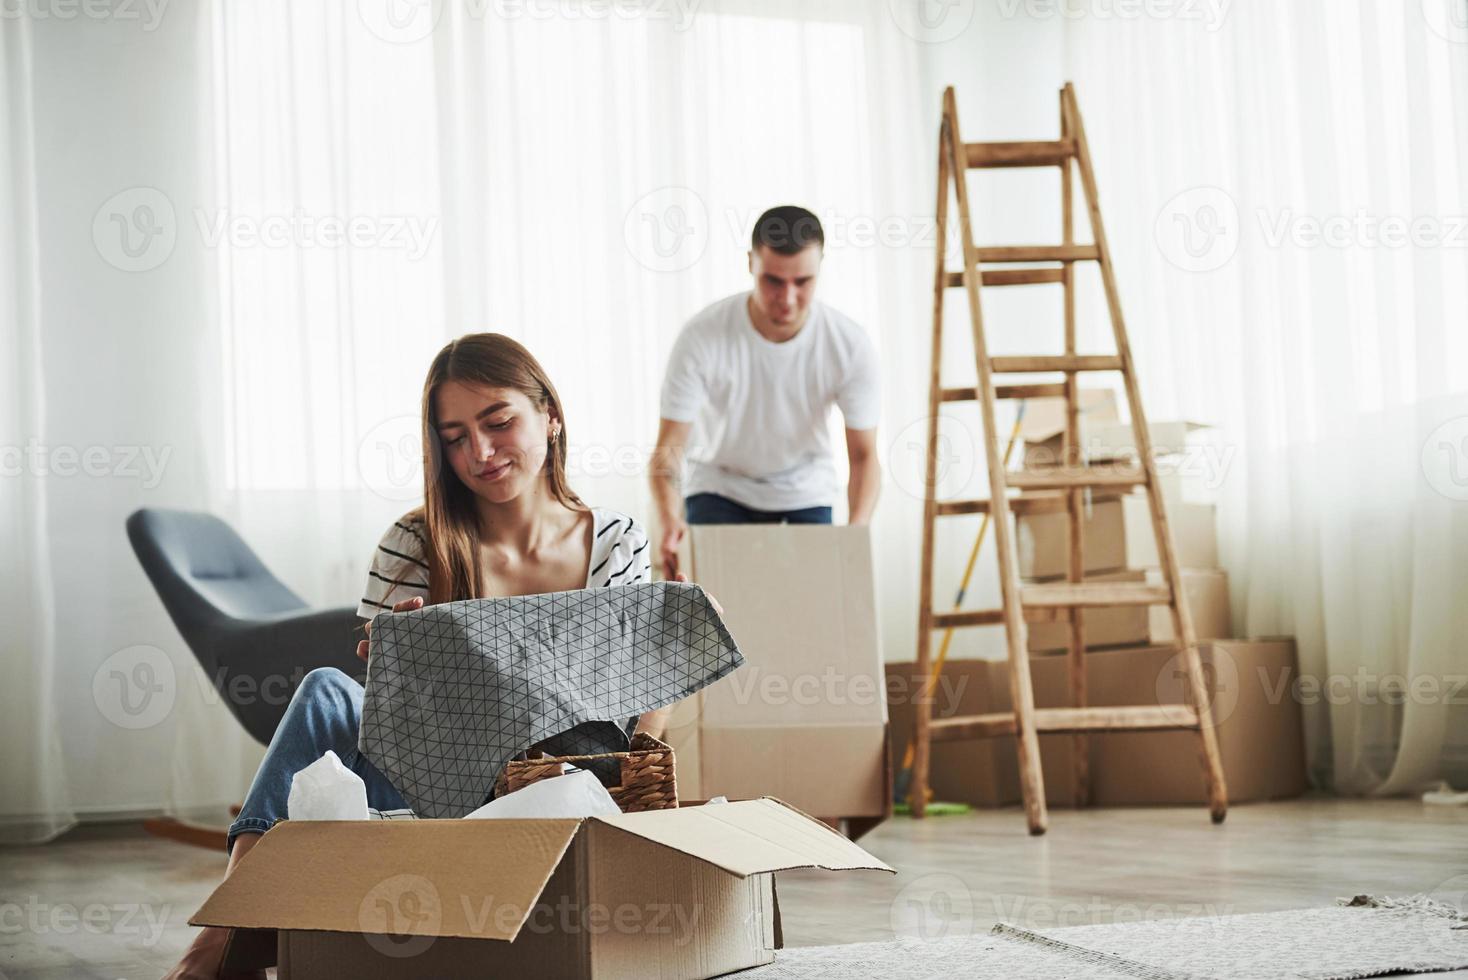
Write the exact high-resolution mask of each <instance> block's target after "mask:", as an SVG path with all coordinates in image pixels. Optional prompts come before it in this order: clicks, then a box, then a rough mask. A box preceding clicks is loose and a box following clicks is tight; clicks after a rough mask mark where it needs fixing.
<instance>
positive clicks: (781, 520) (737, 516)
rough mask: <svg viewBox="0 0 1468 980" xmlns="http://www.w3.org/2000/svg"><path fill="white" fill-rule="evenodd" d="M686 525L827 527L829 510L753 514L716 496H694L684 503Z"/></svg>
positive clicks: (811, 509) (758, 512)
mask: <svg viewBox="0 0 1468 980" xmlns="http://www.w3.org/2000/svg"><path fill="white" fill-rule="evenodd" d="M683 505H684V508H685V510H686V513H687V516H688V523H689V524H830V523H831V508H829V507H804V508H801V509H800V510H755V509H754V508H753V507H746V506H744V505H743V504H741V503H740V502H739V501H737V500H730V499H729V498H728V497H721V496H719V495H718V494H716V493H695V494H694V495H693V496H691V497H688V498H687V499H685V500H684V501H683Z"/></svg>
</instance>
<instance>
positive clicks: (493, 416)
mask: <svg viewBox="0 0 1468 980" xmlns="http://www.w3.org/2000/svg"><path fill="white" fill-rule="evenodd" d="M433 399H434V415H435V417H436V419H437V422H438V438H439V442H440V444H441V445H442V447H443V458H444V459H445V460H447V461H448V464H449V468H450V469H452V470H453V471H454V475H455V476H457V477H458V478H459V480H460V482H462V483H463V484H464V486H466V487H468V488H469V489H470V490H472V491H474V493H475V494H477V495H478V496H480V497H482V498H484V499H485V500H488V501H490V502H492V503H504V502H505V501H507V500H513V499H515V498H516V497H518V496H520V495H521V494H522V493H525V492H527V491H531V490H534V489H535V488H536V487H537V485H538V483H539V481H540V480H541V478H542V471H543V469H544V467H545V458H546V453H547V452H549V449H550V438H551V434H552V433H553V432H558V431H559V429H560V422H559V421H558V420H556V419H553V418H551V417H550V416H549V415H548V414H547V413H546V412H544V411H542V410H541V409H539V408H537V407H536V406H535V404H534V403H533V402H531V400H530V399H529V398H527V397H526V396H525V395H524V394H523V393H521V392H519V391H517V390H515V389H514V388H481V387H477V386H471V385H467V384H464V383H463V382H459V381H446V382H444V383H443V384H441V385H439V386H438V390H437V391H435V392H434V395H433Z"/></svg>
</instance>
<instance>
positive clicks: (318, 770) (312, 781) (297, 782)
mask: <svg viewBox="0 0 1468 980" xmlns="http://www.w3.org/2000/svg"><path fill="white" fill-rule="evenodd" d="M286 816H287V818H288V819H291V820H366V819H367V785H366V784H365V783H363V782H362V777H361V776H358V775H357V774H356V773H354V772H352V770H350V769H348V768H347V767H346V766H344V765H342V761H341V760H340V759H338V758H337V757H336V753H335V752H332V751H331V750H330V749H328V750H327V752H326V754H325V755H323V756H322V757H321V758H319V759H317V760H316V761H315V762H313V763H311V764H310V765H309V766H307V767H306V768H304V769H302V770H301V771H300V772H298V773H296V774H295V775H294V776H292V777H291V795H290V796H289V797H288V798H287V799H286Z"/></svg>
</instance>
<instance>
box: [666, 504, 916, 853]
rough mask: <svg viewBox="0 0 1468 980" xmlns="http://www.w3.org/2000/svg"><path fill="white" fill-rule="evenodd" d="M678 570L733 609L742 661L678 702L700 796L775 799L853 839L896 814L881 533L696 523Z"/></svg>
mask: <svg viewBox="0 0 1468 980" xmlns="http://www.w3.org/2000/svg"><path fill="white" fill-rule="evenodd" d="M685 540H686V541H687V542H688V546H687V547H686V548H685V551H684V554H683V555H682V556H681V559H680V560H681V567H682V568H683V569H684V570H685V571H686V572H687V573H688V576H689V578H690V579H692V580H693V581H695V582H697V583H698V584H699V585H702V586H703V587H704V588H705V589H706V590H707V591H708V593H709V594H710V595H712V596H713V597H714V598H715V599H717V600H718V602H719V605H720V606H722V607H723V610H724V613H723V619H724V622H725V623H726V624H728V627H729V631H730V632H731V633H733V634H734V635H735V636H736V637H738V638H739V649H740V652H741V653H743V654H744V660H745V664H744V666H743V667H742V668H740V669H739V670H738V671H735V672H734V673H733V674H731V675H729V676H728V677H726V678H724V679H723V680H721V681H719V682H718V683H716V684H712V685H710V686H709V687H707V688H704V689H703V690H702V691H700V692H699V693H698V694H697V695H695V696H694V697H692V698H688V699H686V700H684V701H683V702H681V703H680V704H679V705H678V706H677V707H675V708H674V710H673V714H672V717H671V719H670V721H669V725H668V731H667V733H666V736H665V738H664V741H666V742H667V743H668V744H669V745H671V746H673V749H674V750H675V751H676V752H677V754H678V786H679V792H680V793H681V794H682V795H683V796H685V797H688V798H692V799H707V798H710V797H714V796H727V797H729V798H730V799H744V798H748V797H755V796H764V795H769V796H775V797H779V798H780V799H782V800H789V801H790V802H791V803H792V804H794V805H795V806H798V807H800V809H802V810H804V811H805V812H807V813H813V814H815V815H817V816H819V817H827V818H846V820H847V829H848V831H849V832H850V833H851V834H852V836H853V837H859V836H861V834H862V833H865V832H866V831H867V830H870V829H871V828H872V827H874V826H876V825H877V824H879V823H881V822H882V821H883V820H885V819H886V818H887V817H889V816H891V813H892V793H891V785H892V770H891V757H890V755H889V752H888V747H887V699H886V696H885V692H884V688H883V673H882V654H881V647H880V644H879V642H878V635H879V634H878V628H877V612H876V595H875V592H876V586H875V579H874V574H873V568H872V551H871V537H870V532H869V530H868V529H867V528H865V527H851V526H836V527H833V526H826V525H793V524H783V525H781V524H774V525H722V524H720V525H695V526H693V527H691V528H689V534H688V537H687V538H686V539H685Z"/></svg>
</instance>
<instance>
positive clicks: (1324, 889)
mask: <svg viewBox="0 0 1468 980" xmlns="http://www.w3.org/2000/svg"><path fill="white" fill-rule="evenodd" d="M863 843H864V844H865V845H866V846H867V848H868V849H869V850H871V851H872V852H873V853H874V854H876V855H877V856H879V857H881V858H882V859H883V860H885V861H886V862H887V863H888V864H891V865H892V866H893V867H896V868H898V869H899V871H900V872H901V873H900V874H898V875H896V876H889V875H884V874H878V873H875V872H852V873H848V874H844V875H831V874H822V873H816V872H793V873H788V874H782V875H780V878H779V892H780V906H781V909H782V911H783V913H784V921H785V937H786V942H787V944H788V945H792V946H803V945H814V944H826V943H847V942H863V941H870V940H877V939H884V938H889V937H890V936H891V935H892V934H893V931H894V929H897V930H899V931H902V932H904V933H907V934H913V933H922V934H925V935H937V934H946V935H956V934H960V933H966V932H971V931H978V932H984V931H987V930H988V929H989V927H990V926H991V925H993V924H994V923H995V922H998V921H1001V920H1003V921H1008V922H1013V923H1017V924H1019V925H1026V926H1035V927H1041V928H1043V927H1048V926H1055V925H1081V924H1085V923H1092V922H1120V921H1130V920H1134V919H1138V918H1144V917H1147V918H1150V917H1163V916H1180V915H1207V914H1229V913H1242V912H1261V911H1269V910H1277V909H1288V908H1301V907H1307V906H1318V905H1326V904H1329V903H1332V902H1334V901H1335V899H1336V898H1338V897H1343V896H1349V895H1353V894H1357V893H1372V894H1388V895H1405V894H1412V893H1416V892H1428V893H1433V892H1437V893H1438V894H1439V896H1440V897H1444V898H1448V899H1450V900H1454V901H1462V900H1463V893H1464V892H1465V890H1468V809H1465V808H1457V809H1454V808H1434V807H1427V806H1424V805H1422V804H1420V803H1417V802H1415V801H1409V800H1386V801H1342V800H1325V799H1306V800H1296V801H1291V802H1286V803H1266V804H1252V805H1246V806H1238V807H1235V808H1234V809H1233V810H1232V811H1231V812H1230V814H1229V818H1228V821H1227V822H1226V823H1225V824H1224V825H1223V826H1221V827H1214V826H1212V825H1211V824H1209V822H1208V819H1207V816H1206V815H1205V813H1204V811H1203V810H1202V808H1180V809H1171V808H1168V809H1136V810H1115V809H1108V810H1088V811H1084V812H1076V811H1067V810H1052V811H1051V829H1050V833H1049V834H1048V835H1047V836H1045V837H1041V838H1030V837H1028V836H1026V835H1025V833H1024V823H1023V818H1022V816H1021V814H1020V812H1019V811H1018V810H1017V809H1009V810H1001V811H981V812H976V813H972V814H968V815H964V816H950V817H937V818H931V819H929V820H926V821H923V822H914V821H912V820H909V819H902V818H899V819H897V820H894V821H892V822H890V823H888V824H886V825H884V826H883V827H881V828H879V829H878V830H876V831H875V832H873V833H872V834H871V835H870V836H868V837H867V838H866V839H865V840H864V842H863ZM223 868H224V859H223V856H222V855H216V854H210V853H208V852H205V851H201V850H197V849H193V848H188V847H183V846H181V845H177V844H172V843H168V842H164V841H160V840H156V839H153V838H150V837H148V836H146V835H144V834H143V833H142V832H141V831H140V830H138V829H136V828H133V827H130V826H114V827H105V828H99V827H92V828H85V829H82V830H80V831H76V832H73V833H72V834H70V835H68V836H66V837H65V838H63V839H62V840H61V841H59V842H57V843H54V844H51V845H49V846H45V847H37V848H13V849H5V850H0V978H8V980H53V978H54V980H61V978H66V980H82V978H109V980H116V978H119V977H126V978H128V980H139V978H156V977H158V976H160V975H161V974H162V973H163V972H164V971H165V970H166V969H167V968H168V966H169V965H170V964H171V963H172V962H173V960H174V959H175V957H176V956H177V955H178V953H179V951H180V950H181V949H182V948H183V947H184V945H186V944H187V942H188V941H189V938H190V936H191V935H192V932H193V930H192V929H190V927H189V926H188V925H187V919H188V917H189V915H190V914H191V913H192V912H193V911H194V909H195V908H196V907H197V906H198V905H199V903H200V902H201V901H202V900H203V898H204V897H205V896H206V895H207V894H208V893H209V891H210V890H211V889H212V887H213V886H214V884H215V883H216V882H217V881H218V878H219V875H220V873H221V872H222V871H223ZM1464 975H1468V973H1465V974H1464ZM1439 976H1442V974H1439Z"/></svg>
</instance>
